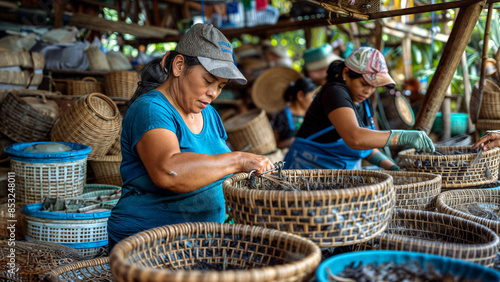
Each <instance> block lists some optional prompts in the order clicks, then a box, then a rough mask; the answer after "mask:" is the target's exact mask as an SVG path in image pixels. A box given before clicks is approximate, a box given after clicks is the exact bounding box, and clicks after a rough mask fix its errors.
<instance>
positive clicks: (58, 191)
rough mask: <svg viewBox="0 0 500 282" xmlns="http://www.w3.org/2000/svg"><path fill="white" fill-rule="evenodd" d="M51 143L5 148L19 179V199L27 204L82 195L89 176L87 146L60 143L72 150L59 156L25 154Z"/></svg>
mask: <svg viewBox="0 0 500 282" xmlns="http://www.w3.org/2000/svg"><path fill="white" fill-rule="evenodd" d="M45 143H49V142H31V143H15V144H12V145H9V146H8V147H6V148H5V152H6V153H7V154H9V157H10V160H11V170H12V171H13V172H14V174H15V178H16V190H17V194H18V195H17V196H18V197H17V200H18V201H19V202H22V203H25V204H34V203H39V202H43V200H44V199H45V198H47V197H52V198H69V197H74V196H79V195H81V194H82V192H83V186H84V185H85V180H86V177H87V156H88V154H89V153H90V151H91V148H90V147H89V146H87V145H83V144H77V143H67V142H56V143H61V144H64V145H67V146H69V147H70V148H71V151H67V152H57V153H30V152H25V151H24V149H26V148H27V147H29V146H32V145H35V144H45Z"/></svg>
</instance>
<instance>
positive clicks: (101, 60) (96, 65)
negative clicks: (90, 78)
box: [85, 46, 111, 71]
mask: <svg viewBox="0 0 500 282" xmlns="http://www.w3.org/2000/svg"><path fill="white" fill-rule="evenodd" d="M85 54H87V57H88V58H89V70H101V71H109V70H110V69H111V68H110V67H109V63H108V59H107V58H106V54H104V52H102V51H101V49H100V48H99V47H95V46H92V47H90V48H88V49H87V50H85Z"/></svg>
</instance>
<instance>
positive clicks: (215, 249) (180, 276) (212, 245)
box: [110, 222, 321, 282]
mask: <svg viewBox="0 0 500 282" xmlns="http://www.w3.org/2000/svg"><path fill="white" fill-rule="evenodd" d="M320 260H321V251H320V249H319V248H318V247H317V246H316V245H314V243H312V242H311V241H309V240H306V239H303V238H300V237H298V236H296V235H293V234H289V233H285V232H279V231H276V230H270V229H263V228H260V227H252V226H245V225H239V224H234V225H233V224H224V223H203V222H194V223H184V224H175V225H166V226H162V227H157V228H153V229H150V230H147V231H143V232H140V233H138V234H135V235H132V236H130V237H128V238H126V239H124V240H122V241H120V242H119V243H118V244H116V245H115V247H114V248H113V250H112V251H111V255H110V262H111V270H112V271H113V276H114V277H115V278H116V280H117V281H142V282H146V281H170V282H176V281H178V282H181V281H182V282H184V281H207V282H208V281H213V282H225V281H226V282H227V281H234V282H236V281H269V282H271V281H307V280H308V279H310V278H311V277H312V276H313V275H314V271H315V269H316V267H317V266H318V265H319V262H320ZM204 266H206V267H209V268H205V269H208V270H206V271H200V270H202V269H204ZM219 267H220V270H215V269H218V268H219ZM224 269H226V270H225V271H222V270H224Z"/></svg>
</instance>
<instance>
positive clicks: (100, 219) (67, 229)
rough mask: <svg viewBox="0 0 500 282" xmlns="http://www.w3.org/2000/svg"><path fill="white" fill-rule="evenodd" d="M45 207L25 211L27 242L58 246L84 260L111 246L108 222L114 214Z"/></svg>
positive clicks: (28, 206)
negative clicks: (70, 248) (71, 249)
mask: <svg viewBox="0 0 500 282" xmlns="http://www.w3.org/2000/svg"><path fill="white" fill-rule="evenodd" d="M42 208H43V204H42V203H36V204H30V205H26V206H24V207H23V213H24V214H25V215H26V223H27V233H26V240H39V241H44V242H53V243H59V244H62V245H65V246H68V247H72V248H74V249H78V250H79V251H80V252H81V253H82V254H83V255H84V256H85V257H87V258H90V257H93V256H95V255H96V254H97V253H98V252H99V250H100V248H101V247H104V246H106V245H107V244H108V228H107V224H108V223H107V222H108V218H109V216H110V215H111V211H103V212H94V213H75V212H49V211H42Z"/></svg>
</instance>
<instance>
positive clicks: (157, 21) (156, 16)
mask: <svg viewBox="0 0 500 282" xmlns="http://www.w3.org/2000/svg"><path fill="white" fill-rule="evenodd" d="M151 12H152V13H153V25H156V26H158V25H160V8H159V7H158V0H153V1H152V2H151ZM164 26H165V25H163V26H162V27H164Z"/></svg>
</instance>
